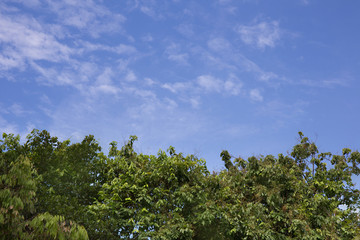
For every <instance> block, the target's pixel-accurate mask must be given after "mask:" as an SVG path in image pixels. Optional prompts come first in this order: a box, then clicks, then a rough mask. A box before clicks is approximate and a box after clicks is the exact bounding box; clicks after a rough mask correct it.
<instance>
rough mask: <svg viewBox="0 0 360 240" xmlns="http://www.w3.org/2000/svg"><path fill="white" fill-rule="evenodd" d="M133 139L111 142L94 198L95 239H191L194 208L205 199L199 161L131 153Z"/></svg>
mask: <svg viewBox="0 0 360 240" xmlns="http://www.w3.org/2000/svg"><path fill="white" fill-rule="evenodd" d="M135 140H136V137H134V136H133V137H131V138H130V140H129V142H128V143H127V144H126V145H125V146H123V147H122V148H121V150H118V149H117V145H116V143H112V148H111V149H110V154H109V156H108V158H107V159H106V161H104V162H105V163H106V181H105V183H104V184H103V186H102V189H101V191H100V192H99V194H100V198H99V199H100V200H99V201H97V203H96V204H95V205H93V206H92V207H91V209H92V211H93V213H94V215H96V216H100V218H99V229H101V231H102V232H101V237H99V239H100V238H101V239H122V238H125V239H130V238H134V239H146V238H150V239H192V237H193V236H194V235H195V232H196V228H197V224H198V222H197V221H198V216H197V214H196V213H197V212H198V209H200V208H201V205H202V203H204V201H205V199H206V192H205V191H204V189H205V182H206V176H207V175H208V174H209V172H208V170H207V168H206V166H205V162H204V161H203V160H201V159H197V158H196V157H194V156H193V155H189V156H187V157H184V156H183V155H182V154H176V153H175V149H174V148H173V147H170V148H169V149H168V152H169V155H167V154H166V153H165V152H163V151H159V153H158V155H157V156H154V155H150V156H149V155H143V154H137V153H136V152H135V151H134V150H133V142H134V141H135Z"/></svg>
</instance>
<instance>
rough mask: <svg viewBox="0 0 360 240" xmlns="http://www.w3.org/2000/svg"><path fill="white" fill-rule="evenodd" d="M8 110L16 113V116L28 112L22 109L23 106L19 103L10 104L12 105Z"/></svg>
mask: <svg viewBox="0 0 360 240" xmlns="http://www.w3.org/2000/svg"><path fill="white" fill-rule="evenodd" d="M9 110H10V112H11V113H13V114H14V115H16V116H22V115H24V114H26V113H28V111H25V110H24V109H23V107H22V106H21V105H20V104H18V103H14V104H12V105H11V106H10V107H9Z"/></svg>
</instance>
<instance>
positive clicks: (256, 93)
mask: <svg viewBox="0 0 360 240" xmlns="http://www.w3.org/2000/svg"><path fill="white" fill-rule="evenodd" d="M249 95H250V98H251V100H253V101H257V102H262V101H263V96H262V95H261V93H260V90H259V89H251V90H250V92H249Z"/></svg>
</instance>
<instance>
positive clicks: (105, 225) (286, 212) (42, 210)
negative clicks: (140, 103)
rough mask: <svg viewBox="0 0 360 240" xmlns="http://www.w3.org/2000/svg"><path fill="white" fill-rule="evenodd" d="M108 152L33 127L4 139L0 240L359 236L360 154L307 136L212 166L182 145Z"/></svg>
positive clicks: (88, 141)
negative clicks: (284, 149)
mask: <svg viewBox="0 0 360 240" xmlns="http://www.w3.org/2000/svg"><path fill="white" fill-rule="evenodd" d="M136 140H137V138H136V136H131V137H130V139H129V141H128V142H127V143H125V144H124V145H123V146H121V147H118V144H117V143H116V142H112V143H110V150H109V153H108V154H104V153H103V152H102V150H101V147H100V145H99V143H98V142H97V141H96V140H95V138H94V136H92V135H89V136H86V137H85V138H84V139H83V140H82V141H81V142H79V143H71V142H70V141H69V140H65V141H60V140H59V139H58V138H57V137H54V136H51V135H50V133H48V132H47V131H45V130H44V131H39V130H33V131H32V132H31V134H29V135H28V136H27V138H26V140H25V141H24V143H21V142H20V137H19V136H15V135H13V134H5V133H4V134H3V135H2V139H1V140H0V239H6V240H8V239H40V240H41V239H204V240H205V239H206V240H209V239H216V240H218V239H219V240H221V239H356V238H359V236H360V219H359V211H358V210H359V203H360V201H359V200H360V198H359V197H360V192H359V190H358V189H357V188H356V186H355V184H354V182H353V179H352V177H353V176H354V175H359V173H360V169H359V163H360V153H359V152H358V151H351V150H350V149H347V148H345V149H343V151H342V154H340V155H334V154H331V153H328V152H327V153H320V152H319V151H318V149H317V147H316V145H315V144H314V143H313V142H311V141H310V140H309V139H308V138H307V137H305V136H304V135H303V134H302V133H301V132H300V133H299V142H298V144H296V145H295V146H294V147H293V148H292V150H291V153H289V154H288V155H283V154H279V155H278V156H272V155H268V156H257V157H255V156H253V157H249V158H248V159H247V160H245V159H243V158H241V157H237V158H234V157H232V156H231V155H230V154H229V152H227V151H226V150H224V151H222V152H221V154H220V157H221V159H222V160H223V161H224V170H221V171H218V172H210V171H209V170H208V169H207V167H206V162H205V160H203V159H199V158H197V157H196V156H194V155H186V156H185V155H183V154H182V153H177V152H176V151H175V148H174V147H169V149H168V150H167V151H162V150H160V151H159V152H158V153H157V154H156V155H145V154H141V153H137V152H136V151H135V150H134V147H133V144H134V141H136Z"/></svg>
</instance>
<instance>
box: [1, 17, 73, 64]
mask: <svg viewBox="0 0 360 240" xmlns="http://www.w3.org/2000/svg"><path fill="white" fill-rule="evenodd" d="M0 43H2V45H3V49H2V53H1V54H0V64H1V67H2V68H5V69H9V68H15V67H22V66H23V65H24V64H25V63H26V62H29V61H30V62H31V61H36V60H46V61H50V62H59V61H64V60H69V57H70V55H71V54H73V53H74V50H73V49H71V48H69V47H68V46H66V45H64V44H62V43H60V42H59V41H58V40H57V39H56V38H55V37H54V36H52V35H51V34H48V33H46V32H45V31H44V29H42V27H41V26H40V24H39V23H38V22H36V21H35V20H33V19H28V18H23V17H19V18H16V17H13V18H9V17H6V16H4V15H0Z"/></svg>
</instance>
